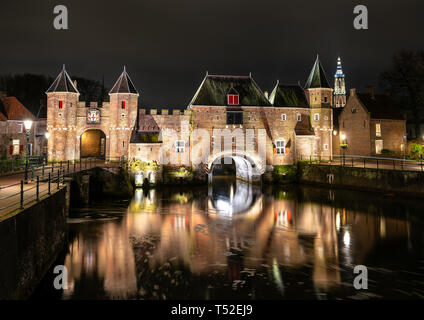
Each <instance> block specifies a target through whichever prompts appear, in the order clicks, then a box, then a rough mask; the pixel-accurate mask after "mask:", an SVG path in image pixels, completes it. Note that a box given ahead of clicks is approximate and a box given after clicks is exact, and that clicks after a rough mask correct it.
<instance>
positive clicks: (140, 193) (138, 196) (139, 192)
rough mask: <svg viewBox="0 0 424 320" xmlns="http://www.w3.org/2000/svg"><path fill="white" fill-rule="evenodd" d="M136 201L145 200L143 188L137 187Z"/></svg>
mask: <svg viewBox="0 0 424 320" xmlns="http://www.w3.org/2000/svg"><path fill="white" fill-rule="evenodd" d="M135 201H136V202H137V203H140V202H141V201H143V189H135Z"/></svg>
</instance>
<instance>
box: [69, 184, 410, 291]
mask: <svg viewBox="0 0 424 320" xmlns="http://www.w3.org/2000/svg"><path fill="white" fill-rule="evenodd" d="M254 188H255V187H254V186H240V185H239V186H233V187H227V189H225V188H224V189H220V190H218V189H212V190H209V193H208V195H209V196H205V197H201V196H199V195H198V194H196V190H190V191H188V192H181V191H178V192H175V191H169V190H165V191H159V190H156V191H154V190H150V191H149V192H143V191H142V190H141V189H140V190H137V193H136V194H135V196H134V198H133V200H132V202H131V204H130V206H129V208H128V212H127V214H126V215H125V216H124V217H123V218H122V221H120V222H117V221H106V222H104V223H101V224H97V226H98V227H96V228H93V230H91V229H90V228H91V227H89V226H88V227H87V228H86V229H84V228H81V232H80V234H79V235H78V236H77V237H76V238H75V240H74V242H73V245H72V246H71V250H70V254H69V255H68V257H67V260H66V264H67V266H69V270H71V274H72V277H70V278H71V279H73V281H74V282H78V280H79V279H80V278H81V276H82V275H83V274H88V273H90V272H92V271H91V270H95V273H96V274H98V275H99V276H100V277H101V279H102V281H103V282H104V288H105V291H106V292H107V294H108V295H109V296H114V297H131V296H134V295H136V294H137V292H139V291H140V290H141V289H140V287H141V286H142V285H144V283H143V281H148V279H150V278H148V277H147V276H146V273H148V272H153V271H152V270H158V269H159V268H163V267H164V266H166V265H168V266H169V265H173V266H175V268H179V269H184V270H187V271H189V272H190V273H192V274H193V275H195V276H199V277H202V276H207V275H210V274H212V273H218V274H221V275H224V276H225V277H227V279H228V280H227V281H229V282H230V283H232V282H234V281H235V280H240V279H242V277H243V273H246V272H251V273H252V274H255V273H256V272H259V270H262V269H263V268H265V269H268V271H269V274H270V275H271V277H272V279H273V280H274V282H275V286H276V287H277V288H279V291H280V292H284V283H285V282H284V280H285V276H286V275H287V273H288V272H291V271H290V270H302V272H306V273H308V275H307V277H308V278H309V279H310V281H312V285H313V286H314V288H315V289H316V290H318V291H324V292H325V291H328V290H330V289H331V288H334V287H338V286H340V285H341V283H342V282H343V281H344V280H343V279H342V278H343V276H342V275H341V274H340V270H343V269H345V270H346V268H345V267H349V266H353V265H356V264H361V263H363V262H364V261H365V259H366V258H367V256H368V255H369V253H370V252H371V251H372V250H373V248H374V247H375V245H376V244H378V243H380V242H381V241H387V240H392V239H405V238H406V237H407V233H408V223H407V222H406V221H405V220H401V219H396V218H389V217H383V216H379V215H373V214H367V213H363V212H360V211H353V210H350V209H347V208H338V207H335V206H334V205H332V204H331V203H330V204H323V203H317V202H313V201H300V202H299V201H298V200H297V199H296V198H295V197H293V196H292V195H286V194H285V193H281V194H280V196H272V195H270V194H267V193H265V194H262V193H261V192H260V190H259V191H258V190H255V189H254ZM211 192H212V193H211ZM216 193H217V194H216ZM336 198H337V195H336ZM217 199H220V200H221V201H226V202H227V203H226V204H225V208H227V211H226V212H227V213H229V212H231V213H232V215H229V214H224V215H221V214H220V211H219V210H217V207H219V206H220V205H221V204H217V201H216V200H217ZM235 199H236V200H235ZM246 203H247V204H249V207H248V208H247V207H246ZM221 213H222V212H221ZM94 226H96V224H94ZM87 234H90V236H87ZM347 270H348V269H347ZM93 272H94V271H93ZM149 277H150V276H149ZM144 279H147V280H144Z"/></svg>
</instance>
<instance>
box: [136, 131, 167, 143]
mask: <svg viewBox="0 0 424 320" xmlns="http://www.w3.org/2000/svg"><path fill="white" fill-rule="evenodd" d="M161 142H162V141H161V140H160V134H159V132H137V131H136V130H133V131H132V133H131V140H130V143H161Z"/></svg>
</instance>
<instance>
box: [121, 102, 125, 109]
mask: <svg viewBox="0 0 424 320" xmlns="http://www.w3.org/2000/svg"><path fill="white" fill-rule="evenodd" d="M121 108H122V109H125V100H123V101H122V103H121Z"/></svg>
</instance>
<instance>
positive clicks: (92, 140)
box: [80, 129, 106, 158]
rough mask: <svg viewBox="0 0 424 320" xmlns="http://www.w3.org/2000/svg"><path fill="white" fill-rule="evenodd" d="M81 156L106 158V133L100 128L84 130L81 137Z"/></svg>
mask: <svg viewBox="0 0 424 320" xmlns="http://www.w3.org/2000/svg"><path fill="white" fill-rule="evenodd" d="M80 150H81V151H80V157H81V158H89V157H97V158H104V157H105V155H106V135H105V134H104V132H103V131H102V130H99V129H88V130H86V131H84V133H83V134H82V135H81V139H80Z"/></svg>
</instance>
